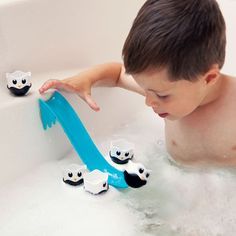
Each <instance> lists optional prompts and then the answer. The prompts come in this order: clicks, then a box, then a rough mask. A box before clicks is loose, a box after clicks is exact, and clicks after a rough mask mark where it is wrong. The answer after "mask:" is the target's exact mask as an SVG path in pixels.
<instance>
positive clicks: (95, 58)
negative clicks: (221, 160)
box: [0, 0, 236, 236]
mask: <svg viewBox="0 0 236 236" xmlns="http://www.w3.org/2000/svg"><path fill="white" fill-rule="evenodd" d="M143 3H144V1H143V0H142V1H141V0H137V1H125V0H120V1H109V0H99V1H93V2H89V1H86V2H85V1H78V0H70V1H67V2H66V1H63V0H57V1H55V0H50V1H46V0H28V1H27V0H25V1H23V0H22V1H16V0H15V1H14V0H12V1H10V0H4V1H1V3H0V42H1V43H0V58H1V62H2V63H1V65H0V73H1V76H2V79H1V80H0V98H1V99H0V101H1V102H0V114H1V115H0V130H1V135H0V139H1V155H0V160H1V167H0V235H4V236H14V235H24V236H27V235H29V236H37V235H40V236H41V235H45V236H49V235H50V236H54V235H55V236H56V235H57V236H64V235H69V234H73V235H74V234H81V235H104V236H106V235H114V236H121V235H127V236H132V235H137V236H139V235H140V236H150V235H161V236H167V235H173V236H175V235H176V236H190V235H191V236H195V235H196V236H200V235H201V236H205V235H206V236H211V235H212V236H219V235H222V236H225V235H227V236H231V235H232V236H233V235H235V231H236V226H235V225H236V224H235V223H236V210H235V204H236V200H235V196H234V191H235V189H236V188H235V187H236V181H235V180H236V176H235V171H234V170H233V169H232V170H221V169H217V170H215V169H201V170H199V169H190V168H184V167H180V166H178V165H176V164H174V163H173V162H171V161H170V160H169V158H168V154H167V152H166V149H165V141H164V123H163V120H162V119H160V118H157V117H156V115H155V114H154V113H153V112H151V110H150V109H148V108H147V107H146V106H145V105H144V98H143V97H141V96H139V95H137V94H132V93H129V92H127V91H124V90H121V89H118V88H112V89H107V88H96V89H94V90H93V91H92V92H93V96H94V98H95V99H96V101H97V103H98V104H99V105H100V107H101V111H100V112H94V111H92V110H90V109H89V107H88V106H87V105H86V104H85V103H84V102H83V101H81V99H79V98H78V97H77V96H76V95H72V94H67V93H63V95H64V96H65V97H66V98H67V99H68V101H69V102H70V103H71V105H72V106H73V108H74V109H75V110H76V112H77V113H78V115H79V116H80V118H81V120H82V121H83V122H84V125H85V126H86V128H87V130H88V132H89V134H90V135H91V137H92V139H93V140H94V142H95V144H96V145H97V147H98V148H99V150H100V151H101V153H103V154H104V155H107V153H108V150H109V146H110V142H111V140H114V139H119V138H125V139H127V140H128V141H130V142H132V143H134V145H135V160H137V161H138V162H142V163H143V164H144V165H145V166H146V167H148V168H149V169H151V170H152V174H151V177H150V180H149V182H148V183H147V185H146V186H144V187H142V188H140V189H132V188H128V189H123V190H121V189H116V188H113V187H110V189H109V191H108V192H106V193H104V194H101V195H97V196H93V195H91V194H89V193H87V192H85V191H84V189H83V187H76V188H74V187H71V186H68V185H66V184H65V183H63V181H62V172H63V169H64V168H65V167H66V166H67V165H68V164H71V163H78V164H80V163H81V161H80V159H79V157H78V155H77V154H76V153H75V151H74V149H73V147H72V146H71V144H70V142H69V141H68V139H67V136H66V135H65V133H64V132H63V130H62V128H61V127H60V125H59V124H58V123H57V124H56V125H55V126H54V127H52V128H51V129H49V130H47V131H44V130H43V127H42V124H41V120H40V114H39V108H38V99H39V98H40V95H39V93H38V88H39V86H40V85H41V84H42V83H43V82H44V81H45V80H47V79H49V78H57V79H62V78H65V77H67V76H71V75H74V74H76V73H78V72H79V71H81V70H83V69H85V68H87V67H89V66H91V65H94V64H97V63H102V62H105V61H112V60H114V61H120V60H121V56H120V52H121V49H122V44H123V42H124V40H125V37H126V35H127V33H128V30H129V28H130V25H131V23H132V20H133V18H134V17H135V15H136V13H137V11H138V9H139V8H140V7H141V5H142V4H143ZM219 3H220V5H221V8H222V11H223V13H224V15H225V19H226V23H227V34H228V45H227V58H226V63H225V66H224V68H223V71H224V72H225V73H230V74H236V71H235V67H234V65H233V63H234V60H235V53H234V52H235V51H236V50H235V49H236V48H235V44H234V42H235V41H236V38H235V37H236V33H235V30H234V21H235V15H234V9H235V7H236V1H235V0H221V1H219ZM107 9H110V10H109V11H108V10H107ZM120 12H122V17H121V15H120ZM14 70H23V71H31V72H32V83H33V86H32V88H31V90H30V93H29V94H28V95H27V96H25V97H14V96H12V95H11V94H10V93H9V91H8V90H7V89H6V83H5V73H6V72H12V71H14ZM49 95H50V93H49V94H48V95H46V96H49ZM121 99H122V102H121Z"/></svg>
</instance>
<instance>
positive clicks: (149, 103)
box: [145, 94, 158, 107]
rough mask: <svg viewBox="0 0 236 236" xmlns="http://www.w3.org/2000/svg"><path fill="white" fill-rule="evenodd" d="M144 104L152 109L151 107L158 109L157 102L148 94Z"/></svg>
mask: <svg viewBox="0 0 236 236" xmlns="http://www.w3.org/2000/svg"><path fill="white" fill-rule="evenodd" d="M145 103H146V105H147V106H149V107H153V106H155V107H158V102H157V100H156V99H155V98H154V97H153V95H150V94H146V98H145Z"/></svg>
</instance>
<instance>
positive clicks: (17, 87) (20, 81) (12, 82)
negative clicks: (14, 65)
mask: <svg viewBox="0 0 236 236" xmlns="http://www.w3.org/2000/svg"><path fill="white" fill-rule="evenodd" d="M6 78H7V88H8V89H9V90H10V91H11V93H12V94H14V95H16V96H24V95H25V94H26V93H27V92H28V91H29V89H30V87H31V85H32V84H31V82H30V81H31V72H27V73H25V72H22V71H15V72H13V73H6Z"/></svg>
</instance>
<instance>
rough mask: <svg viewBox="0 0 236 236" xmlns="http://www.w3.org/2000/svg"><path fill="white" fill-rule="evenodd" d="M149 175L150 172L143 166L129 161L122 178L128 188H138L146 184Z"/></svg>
mask: <svg viewBox="0 0 236 236" xmlns="http://www.w3.org/2000/svg"><path fill="white" fill-rule="evenodd" d="M150 173H151V170H148V169H146V168H145V166H144V165H143V164H141V163H134V162H132V161H129V162H128V164H127V165H126V167H125V170H124V177H125V181H126V183H127V184H128V185H129V186H130V187H132V188H140V187H142V186H143V185H145V184H146V183H147V181H148V178H149V176H150Z"/></svg>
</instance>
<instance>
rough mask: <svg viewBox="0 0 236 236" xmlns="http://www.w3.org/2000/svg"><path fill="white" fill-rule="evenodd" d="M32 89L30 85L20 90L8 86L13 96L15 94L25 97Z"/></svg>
mask: <svg viewBox="0 0 236 236" xmlns="http://www.w3.org/2000/svg"><path fill="white" fill-rule="evenodd" d="M30 87H31V85H30V86H29V85H26V86H24V87H23V88H21V89H18V88H14V87H8V86H7V88H8V89H9V90H10V91H11V92H12V93H13V94H15V95H16V96H23V95H25V94H26V93H27V92H28V91H29V89H30Z"/></svg>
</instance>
